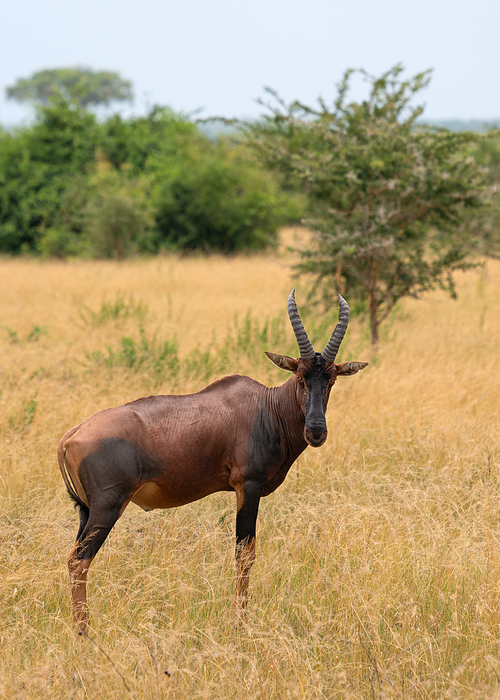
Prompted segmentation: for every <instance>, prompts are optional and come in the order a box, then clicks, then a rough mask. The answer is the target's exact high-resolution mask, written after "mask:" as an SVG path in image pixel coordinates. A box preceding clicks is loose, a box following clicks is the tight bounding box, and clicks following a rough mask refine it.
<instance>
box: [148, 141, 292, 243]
mask: <svg viewBox="0 0 500 700" xmlns="http://www.w3.org/2000/svg"><path fill="white" fill-rule="evenodd" d="M155 179H156V186H155V187H154V189H153V192H152V197H153V202H154V204H155V205H156V211H157V214H156V222H157V246H158V247H159V248H172V249H180V250H195V249H204V250H206V251H222V252H225V253H231V252H235V251H238V250H257V249H261V248H264V247H265V246H266V245H269V244H273V243H275V240H276V237H275V236H276V231H277V229H278V227H279V226H280V225H282V224H283V223H285V222H288V221H293V220H297V219H298V218H299V215H300V209H299V208H298V206H297V205H296V204H295V202H294V200H293V199H291V198H290V197H289V196H287V195H285V194H284V193H283V192H280V190H279V187H278V184H277V182H276V180H275V179H273V178H272V176H270V175H269V174H267V173H265V172H263V171H262V170H261V169H260V168H259V167H258V166H257V165H256V163H254V162H253V161H252V160H250V158H249V157H248V155H246V154H245V153H244V152H241V151H239V150H231V151H230V150H229V149H228V148H227V147H226V146H225V144H223V143H217V144H212V143H210V142H207V141H205V142H203V143H201V144H199V145H198V148H197V149H192V150H191V151H190V152H189V153H188V154H187V157H186V158H185V159H184V160H178V161H177V162H175V163H171V164H170V163H168V162H165V164H164V166H163V167H162V168H161V169H160V170H159V171H158V172H157V173H156V177H155Z"/></svg>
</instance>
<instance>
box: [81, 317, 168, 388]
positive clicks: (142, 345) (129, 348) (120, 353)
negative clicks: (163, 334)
mask: <svg viewBox="0 0 500 700" xmlns="http://www.w3.org/2000/svg"><path fill="white" fill-rule="evenodd" d="M86 357H87V360H89V361H91V362H93V363H96V364H98V365H99V364H102V365H105V366H106V367H128V368H129V369H133V370H134V371H136V372H137V371H146V372H150V373H152V374H153V375H155V376H166V375H167V376H168V375H170V374H175V373H176V371H177V369H178V367H179V356H178V344H177V340H176V339H175V338H174V340H164V341H161V342H159V341H158V338H157V334H156V333H154V334H153V335H152V336H151V337H148V336H147V335H146V332H145V330H144V328H142V327H140V328H139V339H138V340H135V339H134V338H131V337H130V336H122V338H121V340H120V344H119V347H118V349H116V350H113V349H112V348H110V347H108V348H107V349H106V353H103V352H101V351H97V352H94V353H87V355H86Z"/></svg>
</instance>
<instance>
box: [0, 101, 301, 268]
mask: <svg viewBox="0 0 500 700" xmlns="http://www.w3.org/2000/svg"><path fill="white" fill-rule="evenodd" d="M299 214H300V208H299V206H298V205H297V203H296V201H295V200H294V199H293V198H292V197H291V196H290V195H288V194H285V193H283V192H282V191H281V190H280V188H279V186H278V182H277V180H276V178H275V177H274V176H272V175H270V174H269V173H266V172H264V171H263V170H262V168H261V167H259V166H258V165H257V163H256V162H255V160H254V159H253V157H250V155H249V153H248V152H247V151H245V150H244V149H243V148H242V147H241V146H238V147H230V146H228V145H226V144H224V143H212V142H211V141H210V140H208V139H207V138H206V137H205V136H203V135H202V134H201V133H200V132H199V131H198V129H197V127H196V125H195V124H193V123H192V122H189V121H188V120H187V119H186V118H184V117H181V116H179V115H176V114H174V113H173V112H172V111H170V110H167V109H163V108H159V107H155V108H154V109H153V110H151V112H150V113H149V114H148V115H147V116H145V117H140V118H132V119H128V120H124V119H122V118H121V117H119V116H117V115H115V116H113V117H111V118H110V119H108V120H106V121H104V122H103V123H98V122H97V121H96V119H95V117H94V116H93V115H92V114H90V113H88V112H86V111H85V110H83V109H82V108H81V107H80V106H79V105H78V104H76V103H75V102H71V101H67V100H64V99H63V98H62V97H61V96H57V97H55V98H53V99H52V100H51V101H50V103H49V105H47V106H43V107H40V108H39V109H38V113H37V119H36V122H35V124H34V125H32V126H29V127H26V128H23V129H20V130H18V131H16V132H15V133H13V134H7V133H4V132H0V252H6V253H7V252H8V253H14V254H18V253H24V252H30V253H35V254H37V253H39V254H42V255H45V256H55V257H66V256H71V255H82V256H91V257H116V258H123V257H126V256H127V255H130V254H133V253H147V254H154V253H157V252H158V251H160V250H164V249H170V250H171V249H175V250H196V249H203V250H205V251H223V252H233V251H237V250H255V249H258V248H262V247H263V246H265V245H267V244H268V243H273V241H274V240H275V235H276V230H277V228H278V226H279V225H281V224H283V223H286V222H288V221H291V220H296V219H297V218H298V217H299Z"/></svg>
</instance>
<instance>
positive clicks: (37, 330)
mask: <svg viewBox="0 0 500 700" xmlns="http://www.w3.org/2000/svg"><path fill="white" fill-rule="evenodd" d="M2 328H3V330H4V331H6V333H7V335H8V338H9V342H11V343H19V342H20V341H22V340H23V339H22V338H20V337H19V333H18V332H17V331H15V330H14V329H13V328H11V327H10V326H2ZM48 330H49V329H48V328H47V326H39V325H38V323H32V324H31V330H30V332H29V333H28V335H27V336H26V338H25V340H26V341H27V342H28V343H36V342H37V341H38V340H40V338H41V337H42V336H44V335H47V333H48Z"/></svg>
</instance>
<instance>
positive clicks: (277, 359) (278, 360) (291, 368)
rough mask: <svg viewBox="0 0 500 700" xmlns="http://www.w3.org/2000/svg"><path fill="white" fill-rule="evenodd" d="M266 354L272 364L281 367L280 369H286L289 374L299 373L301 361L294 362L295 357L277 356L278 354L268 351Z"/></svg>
mask: <svg viewBox="0 0 500 700" xmlns="http://www.w3.org/2000/svg"><path fill="white" fill-rule="evenodd" d="M264 353H265V354H266V355H267V356H268V358H269V359H270V360H271V362H272V363H273V364H275V365H276V367H279V368H280V369H286V370H287V371H288V372H296V371H297V367H298V366H299V361H298V360H294V359H293V357H287V356H286V355H276V353H274V352H267V351H266V350H264Z"/></svg>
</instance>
